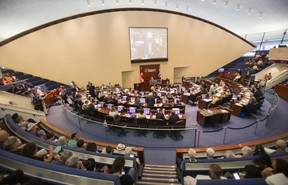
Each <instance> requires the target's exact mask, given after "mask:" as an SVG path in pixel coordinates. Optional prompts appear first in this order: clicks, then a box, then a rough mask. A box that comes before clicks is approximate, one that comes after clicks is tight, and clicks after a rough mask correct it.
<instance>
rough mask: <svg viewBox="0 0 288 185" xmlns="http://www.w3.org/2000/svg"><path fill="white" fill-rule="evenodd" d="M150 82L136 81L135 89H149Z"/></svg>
mask: <svg viewBox="0 0 288 185" xmlns="http://www.w3.org/2000/svg"><path fill="white" fill-rule="evenodd" d="M149 87H150V86H149V82H148V81H146V82H141V83H134V89H135V90H138V91H149Z"/></svg>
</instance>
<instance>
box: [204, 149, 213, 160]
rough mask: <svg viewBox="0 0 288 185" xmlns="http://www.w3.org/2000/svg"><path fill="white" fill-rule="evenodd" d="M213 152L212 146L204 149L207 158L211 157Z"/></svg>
mask: <svg viewBox="0 0 288 185" xmlns="http://www.w3.org/2000/svg"><path fill="white" fill-rule="evenodd" d="M214 154H215V151H214V150H213V148H207V149H206V155H207V159H213V157H214Z"/></svg>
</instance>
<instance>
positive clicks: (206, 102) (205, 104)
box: [198, 98, 212, 109]
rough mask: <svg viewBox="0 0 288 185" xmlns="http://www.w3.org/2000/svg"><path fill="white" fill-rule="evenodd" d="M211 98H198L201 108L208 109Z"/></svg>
mask: <svg viewBox="0 0 288 185" xmlns="http://www.w3.org/2000/svg"><path fill="white" fill-rule="evenodd" d="M211 101H212V100H211V99H201V98H200V99H199V100H198V107H199V109H207V108H208V105H209V103H211Z"/></svg>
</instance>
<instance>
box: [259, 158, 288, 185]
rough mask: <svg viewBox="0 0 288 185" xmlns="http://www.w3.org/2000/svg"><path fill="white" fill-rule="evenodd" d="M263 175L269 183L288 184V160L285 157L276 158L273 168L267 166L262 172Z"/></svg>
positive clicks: (272, 184)
mask: <svg viewBox="0 0 288 185" xmlns="http://www.w3.org/2000/svg"><path fill="white" fill-rule="evenodd" d="M261 175H262V177H264V178H265V177H267V178H266V179H265V181H266V183H267V184H269V185H288V162H287V160H285V159H283V158H276V159H274V160H273V162H272V168H270V167H267V168H265V169H264V170H263V171H262V172H261Z"/></svg>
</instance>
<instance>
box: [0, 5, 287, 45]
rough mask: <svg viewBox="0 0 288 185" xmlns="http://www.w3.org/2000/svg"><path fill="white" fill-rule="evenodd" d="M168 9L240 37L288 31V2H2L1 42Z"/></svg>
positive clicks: (0, 18)
mask: <svg viewBox="0 0 288 185" xmlns="http://www.w3.org/2000/svg"><path fill="white" fill-rule="evenodd" d="M127 7H129V8H132V7H137V8H139V7H141V8H155V9H167V10H172V11H176V12H182V13H186V14H190V15H193V16H197V17H200V18H203V19H206V20H208V21H211V22H213V23H216V24H218V25H220V26H222V27H224V28H227V29H228V30H231V31H232V32H235V33H236V34H238V35H241V36H243V37H244V35H246V34H254V33H262V32H273V31H279V33H281V34H282V35H283V32H284V30H285V29H287V28H288V11H287V10H288V0H273V1H272V0H253V1H251V0H25V1H24V2H23V1H21V0H1V1H0V40H3V39H6V38H9V37H11V36H13V35H15V34H18V33H20V32H23V31H25V30H27V29H30V28H33V27H36V26H39V25H42V24H44V23H47V22H50V21H53V20H56V19H60V18H64V17H67V16H72V15H76V14H79V13H85V12H90V11H96V10H102V9H111V8H127Z"/></svg>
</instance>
